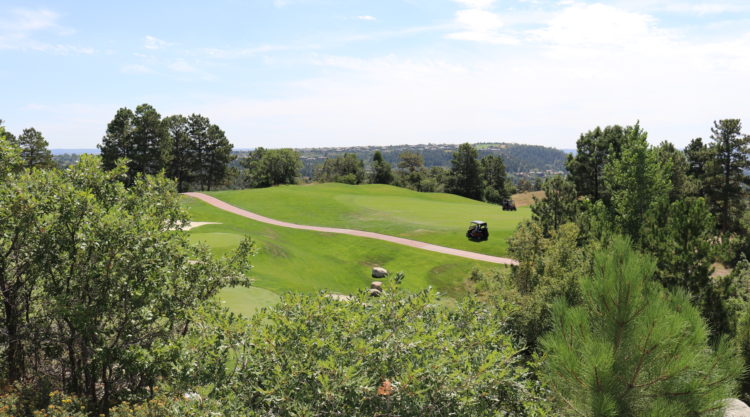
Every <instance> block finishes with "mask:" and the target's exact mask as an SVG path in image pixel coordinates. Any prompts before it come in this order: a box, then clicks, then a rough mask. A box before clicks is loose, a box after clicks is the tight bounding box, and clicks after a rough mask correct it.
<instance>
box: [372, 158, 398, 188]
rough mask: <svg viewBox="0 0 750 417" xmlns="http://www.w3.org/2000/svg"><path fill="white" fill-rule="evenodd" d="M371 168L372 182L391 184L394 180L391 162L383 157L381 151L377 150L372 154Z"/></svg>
mask: <svg viewBox="0 0 750 417" xmlns="http://www.w3.org/2000/svg"><path fill="white" fill-rule="evenodd" d="M371 169H372V172H371V173H370V183H372V184H391V183H392V182H393V171H392V170H391V164H389V163H388V162H386V161H385V160H384V159H383V154H382V153H380V151H375V154H374V155H373V156H372V165H371Z"/></svg>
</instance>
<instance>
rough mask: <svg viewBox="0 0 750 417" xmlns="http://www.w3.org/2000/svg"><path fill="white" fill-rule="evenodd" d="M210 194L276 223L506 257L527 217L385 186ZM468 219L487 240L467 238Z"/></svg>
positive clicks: (472, 202)
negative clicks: (485, 230) (478, 223)
mask: <svg viewBox="0 0 750 417" xmlns="http://www.w3.org/2000/svg"><path fill="white" fill-rule="evenodd" d="M209 194H211V195H213V196H214V197H216V198H218V199H220V200H223V201H226V202H228V203H230V204H232V205H235V206H237V207H240V208H243V209H245V210H249V211H253V212H255V213H258V214H261V215H264V216H267V217H271V218H274V219H278V220H283V221H288V222H293V223H299V224H306V225H314V226H330V227H342V228H349V229H358V230H367V231H371V232H378V233H384V234H388V235H393V236H400V237H405V238H409V239H414V240H420V241H423V242H429V243H433V244H436V245H441V246H447V247H451V248H456V249H463V250H468V251H472V252H479V253H484V254H487V255H494V256H503V255H505V253H506V249H507V239H508V237H509V236H510V234H511V233H512V232H513V230H514V229H515V227H516V225H517V224H518V222H519V221H521V220H523V219H526V218H529V217H530V210H529V208H528V207H519V209H518V211H515V212H504V211H502V210H501V209H500V207H499V206H497V205H493V204H487V203H482V202H479V201H475V200H470V199H468V198H463V197H459V196H455V195H451V194H444V193H419V192H416V191H411V190H407V189H405V188H399V187H394V186H389V185H370V184H368V185H346V184H314V185H291V186H281V187H272V188H262V189H252V190H241V191H217V192H211V193H209ZM471 220H483V221H486V222H487V223H488V224H489V229H490V239H489V240H488V241H486V242H472V241H469V240H468V239H466V237H465V233H466V229H467V227H468V225H469V222H470V221H471ZM213 221H215V220H213Z"/></svg>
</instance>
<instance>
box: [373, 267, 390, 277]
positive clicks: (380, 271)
mask: <svg viewBox="0 0 750 417" xmlns="http://www.w3.org/2000/svg"><path fill="white" fill-rule="evenodd" d="M386 276H388V270H386V269H385V268H381V267H379V266H376V267H375V268H372V277H373V278H385V277H386Z"/></svg>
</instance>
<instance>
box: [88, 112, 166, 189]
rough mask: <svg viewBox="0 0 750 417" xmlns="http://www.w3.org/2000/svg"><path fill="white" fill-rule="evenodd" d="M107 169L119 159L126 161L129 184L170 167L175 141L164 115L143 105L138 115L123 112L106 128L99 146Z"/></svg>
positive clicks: (118, 113)
mask: <svg viewBox="0 0 750 417" xmlns="http://www.w3.org/2000/svg"><path fill="white" fill-rule="evenodd" d="M99 149H100V150H101V155H102V162H103V164H104V168H105V169H112V168H114V166H115V165H116V161H117V160H118V159H120V158H127V159H128V160H129V162H128V168H129V169H128V178H129V180H128V183H130V184H132V183H133V181H134V179H135V177H136V175H137V174H157V173H159V172H160V171H161V170H163V169H167V168H168V167H169V162H170V160H171V158H172V141H171V138H170V136H169V131H168V128H167V125H166V124H164V123H162V120H161V115H160V114H159V113H158V112H157V111H156V109H154V107H153V106H151V105H149V104H141V105H140V106H138V107H136V109H135V112H133V111H131V110H129V109H127V108H121V109H119V110H118V111H117V113H116V114H115V117H114V119H112V121H111V122H110V123H109V124H108V125H107V132H106V134H105V135H104V138H103V139H102V143H101V144H100V145H99Z"/></svg>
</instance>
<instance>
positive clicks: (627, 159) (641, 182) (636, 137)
mask: <svg viewBox="0 0 750 417" xmlns="http://www.w3.org/2000/svg"><path fill="white" fill-rule="evenodd" d="M646 137H647V134H646V132H645V131H643V129H641V128H640V125H638V124H636V125H635V126H631V127H628V128H627V129H625V133H624V139H623V142H622V147H621V154H620V157H619V158H616V159H610V160H609V161H608V162H607V164H606V165H605V167H604V174H605V176H604V183H605V186H606V189H607V193H608V194H609V196H610V198H611V208H610V210H611V218H612V220H613V221H614V225H615V227H616V228H617V229H616V230H617V231H619V232H620V233H622V234H625V235H626V236H629V237H630V238H631V239H633V241H634V242H636V243H637V244H639V245H640V244H642V242H643V241H644V240H645V239H646V237H647V236H646V233H645V231H644V230H643V226H644V222H645V220H646V219H647V218H648V217H650V216H655V215H656V214H655V212H656V210H658V209H659V208H660V207H663V205H664V204H666V202H667V201H668V200H669V193H670V191H671V189H672V187H671V183H670V180H669V178H668V177H667V175H666V173H665V172H664V167H663V166H662V165H661V164H660V161H659V160H658V158H657V154H656V152H655V151H654V150H653V149H650V148H649V146H648V142H647V141H646Z"/></svg>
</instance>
